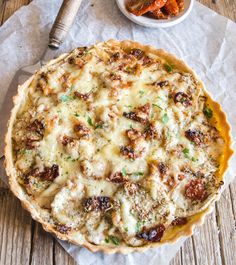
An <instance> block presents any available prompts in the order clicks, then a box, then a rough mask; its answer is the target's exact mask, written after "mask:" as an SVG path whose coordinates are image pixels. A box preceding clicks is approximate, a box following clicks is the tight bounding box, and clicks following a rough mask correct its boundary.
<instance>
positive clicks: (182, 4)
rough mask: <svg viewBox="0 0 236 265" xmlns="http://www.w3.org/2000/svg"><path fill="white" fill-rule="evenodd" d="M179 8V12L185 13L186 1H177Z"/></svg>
mask: <svg viewBox="0 0 236 265" xmlns="http://www.w3.org/2000/svg"><path fill="white" fill-rule="evenodd" d="M176 2H177V4H178V6H179V12H182V11H184V0H176Z"/></svg>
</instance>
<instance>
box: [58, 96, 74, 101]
mask: <svg viewBox="0 0 236 265" xmlns="http://www.w3.org/2000/svg"><path fill="white" fill-rule="evenodd" d="M69 100H71V98H70V97H69V96H67V95H62V96H61V97H60V101H61V102H67V101H69Z"/></svg>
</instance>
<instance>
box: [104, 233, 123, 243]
mask: <svg viewBox="0 0 236 265" xmlns="http://www.w3.org/2000/svg"><path fill="white" fill-rule="evenodd" d="M110 241H111V242H112V243H113V244H114V245H119V244H120V239H119V238H118V237H116V236H112V235H109V236H108V237H106V238H105V242H106V243H109V242H110Z"/></svg>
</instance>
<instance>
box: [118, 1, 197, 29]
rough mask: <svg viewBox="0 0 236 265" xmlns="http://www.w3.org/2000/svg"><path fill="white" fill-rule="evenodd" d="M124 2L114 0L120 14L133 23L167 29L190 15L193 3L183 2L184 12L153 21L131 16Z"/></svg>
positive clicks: (143, 17)
mask: <svg viewBox="0 0 236 265" xmlns="http://www.w3.org/2000/svg"><path fill="white" fill-rule="evenodd" d="M126 1H127V0H116V3H117V5H118V7H119V9H120V10H121V12H122V13H123V14H124V15H125V16H126V17H127V18H128V19H130V20H132V21H133V22H134V23H136V24H139V25H141V26H144V27H150V28H168V27H172V26H174V25H177V24H179V23H180V22H182V21H183V20H184V19H185V18H186V17H187V16H188V15H189V14H190V12H191V10H192V7H193V3H194V0H184V5H185V8H184V11H183V12H181V13H180V14H179V15H178V16H176V17H172V18H169V19H154V18H148V17H145V16H135V15H133V14H131V13H130V12H129V11H128V10H127V9H126V7H125V3H126Z"/></svg>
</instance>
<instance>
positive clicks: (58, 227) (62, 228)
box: [56, 224, 71, 234]
mask: <svg viewBox="0 0 236 265" xmlns="http://www.w3.org/2000/svg"><path fill="white" fill-rule="evenodd" d="M56 230H57V231H58V232H60V233H61V234H67V233H68V232H69V231H71V227H70V226H66V225H63V224H57V225H56Z"/></svg>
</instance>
